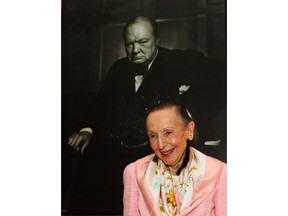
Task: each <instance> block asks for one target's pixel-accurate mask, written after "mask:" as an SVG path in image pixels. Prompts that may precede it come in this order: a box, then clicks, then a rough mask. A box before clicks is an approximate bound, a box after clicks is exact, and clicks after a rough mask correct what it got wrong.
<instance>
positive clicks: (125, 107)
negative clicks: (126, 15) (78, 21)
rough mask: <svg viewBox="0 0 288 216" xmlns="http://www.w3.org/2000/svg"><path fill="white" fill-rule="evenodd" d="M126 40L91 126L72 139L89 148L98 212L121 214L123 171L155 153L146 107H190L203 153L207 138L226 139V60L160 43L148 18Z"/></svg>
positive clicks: (130, 28)
mask: <svg viewBox="0 0 288 216" xmlns="http://www.w3.org/2000/svg"><path fill="white" fill-rule="evenodd" d="M123 39H124V43H125V50H126V54H127V56H126V57H125V58H122V59H120V60H118V61H116V62H115V63H114V64H113V65H112V67H111V68H110V70H109V73H108V76H107V78H106V80H105V82H104V83H103V86H102V88H101V90H100V91H99V93H98V95H97V97H96V98H95V100H93V103H92V104H91V106H90V107H91V111H90V112H89V115H87V119H86V120H87V121H86V122H87V123H86V128H83V129H82V130H80V132H78V133H76V134H73V135H72V136H71V137H70V139H69V144H70V145H71V146H72V147H74V148H76V149H78V150H81V152H82V153H83V151H84V150H85V148H86V147H87V146H88V148H87V149H88V150H87V153H86V157H84V159H82V160H83V164H84V165H83V168H82V172H83V173H85V174H83V173H82V174H83V176H85V178H89V179H90V181H91V182H90V183H91V185H93V186H91V187H90V188H89V189H87V191H86V192H87V194H88V193H89V194H90V195H91V194H93V193H95V194H94V196H93V195H91V197H89V196H87V194H85V193H83V194H84V195H83V197H85V199H86V200H90V201H91V203H93V204H91V205H88V204H87V203H89V201H88V202H86V204H87V205H88V207H87V208H91V209H92V208H93V210H92V211H93V212H94V213H121V212H122V191H123V189H122V188H123V186H122V172H123V169H124V167H125V166H126V165H127V164H128V163H130V162H132V161H134V160H136V159H138V158H140V157H143V156H145V155H147V154H148V153H150V152H151V151H150V147H149V144H148V141H147V137H146V130H145V116H146V111H147V110H148V109H149V108H150V107H151V106H153V105H155V104H157V103H159V102H162V101H165V100H171V99H176V100H180V101H181V102H182V103H183V104H184V105H186V107H187V108H188V110H189V112H190V113H191V114H192V115H193V116H194V118H195V119H196V127H197V128H198V131H199V134H200V139H199V146H198V148H199V149H201V150H202V151H203V146H204V143H205V142H207V141H208V142H210V143H211V142H212V143H213V142H218V140H220V139H221V137H220V136H215V135H214V134H213V133H212V131H213V128H212V125H213V120H214V118H215V116H217V114H218V113H220V112H221V111H222V110H225V108H226V69H225V66H226V65H225V63H224V62H219V61H216V60H213V59H208V58H205V57H204V56H203V55H202V54H201V53H200V52H198V51H196V50H187V51H182V50H168V49H165V48H162V47H159V35H158V27H157V23H156V21H155V20H153V19H151V18H149V17H144V16H138V17H135V18H133V19H131V20H130V21H128V22H127V24H126V25H125V27H124V29H123ZM224 117H226V116H225V115H224ZM224 130H226V128H225V129H224ZM92 134H93V135H92ZM89 143H91V144H90V145H88V144H89ZM196 148H197V146H196ZM204 152H205V150H204ZM213 156H215V155H213ZM87 167H89V168H87ZM84 170H85V171H84ZM92 173H93V174H92ZM77 184H80V183H77ZM85 184H86V185H87V184H88V183H87V181H85ZM78 196H79V194H78ZM112 197H113V200H111V198H112ZM78 200H79V197H78ZM75 203H77V201H75Z"/></svg>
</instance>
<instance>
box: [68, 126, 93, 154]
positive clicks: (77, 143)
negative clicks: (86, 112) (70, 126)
mask: <svg viewBox="0 0 288 216" xmlns="http://www.w3.org/2000/svg"><path fill="white" fill-rule="evenodd" d="M91 136H92V134H91V133H89V132H87V131H82V132H78V133H75V134H72V135H71V136H70V138H69V141H68V144H69V145H70V146H71V147H73V148H74V149H75V150H76V151H77V152H78V151H79V150H80V151H81V154H83V152H84V150H85V149H86V147H87V146H88V144H89V142H90V139H91Z"/></svg>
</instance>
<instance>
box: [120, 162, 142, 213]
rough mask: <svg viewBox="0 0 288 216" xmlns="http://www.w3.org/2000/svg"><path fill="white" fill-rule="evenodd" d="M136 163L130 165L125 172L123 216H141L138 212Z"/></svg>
mask: <svg viewBox="0 0 288 216" xmlns="http://www.w3.org/2000/svg"><path fill="white" fill-rule="evenodd" d="M135 169H136V166H135V163H131V164H129V165H128V166H127V167H126V168H125V169H124V172H123V184H124V194H123V206H124V209H123V216H137V215H140V214H139V211H138V196H139V194H138V191H139V190H138V185H137V180H136V170H135Z"/></svg>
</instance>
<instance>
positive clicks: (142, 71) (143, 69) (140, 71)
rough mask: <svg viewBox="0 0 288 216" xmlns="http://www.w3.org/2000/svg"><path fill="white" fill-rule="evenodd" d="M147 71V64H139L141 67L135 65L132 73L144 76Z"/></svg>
mask: <svg viewBox="0 0 288 216" xmlns="http://www.w3.org/2000/svg"><path fill="white" fill-rule="evenodd" d="M147 71H148V65H147V66H141V67H136V68H135V71H134V75H135V76H138V75H142V76H144V75H145V74H146V73H147Z"/></svg>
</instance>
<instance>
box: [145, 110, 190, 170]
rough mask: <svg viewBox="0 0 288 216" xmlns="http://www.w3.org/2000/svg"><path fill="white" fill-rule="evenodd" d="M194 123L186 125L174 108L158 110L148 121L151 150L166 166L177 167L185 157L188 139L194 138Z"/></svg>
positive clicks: (149, 116)
mask: <svg viewBox="0 0 288 216" xmlns="http://www.w3.org/2000/svg"><path fill="white" fill-rule="evenodd" d="M194 125H195V124H194V122H190V123H189V124H188V125H185V124H184V121H183V120H182V118H181V116H180V115H179V114H178V113H177V112H176V109H175V108H174V107H171V108H165V109H162V110H156V111H153V112H152V113H150V114H149V115H148V117H147V120H146V127H147V133H148V137H149V141H150V145H151V148H152V149H153V151H154V152H155V154H156V155H157V156H158V158H160V159H161V160H162V161H163V162H164V163H165V164H166V165H168V166H175V165H177V164H178V163H179V162H180V161H181V158H182V156H183V155H184V152H185V149H186V146H187V139H188V137H189V136H190V137H193V136H194Z"/></svg>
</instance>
